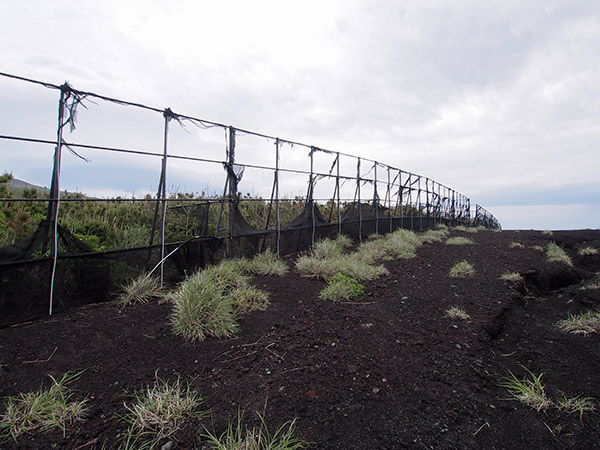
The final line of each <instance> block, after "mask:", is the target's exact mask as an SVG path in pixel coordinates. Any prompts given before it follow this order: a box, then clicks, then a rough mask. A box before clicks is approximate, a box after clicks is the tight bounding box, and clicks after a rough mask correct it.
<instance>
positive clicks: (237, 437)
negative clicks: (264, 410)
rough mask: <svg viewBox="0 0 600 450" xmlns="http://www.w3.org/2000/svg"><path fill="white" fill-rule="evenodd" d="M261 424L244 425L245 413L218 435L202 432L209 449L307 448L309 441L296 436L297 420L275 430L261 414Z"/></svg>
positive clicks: (290, 449) (270, 449) (268, 449)
mask: <svg viewBox="0 0 600 450" xmlns="http://www.w3.org/2000/svg"><path fill="white" fill-rule="evenodd" d="M258 416H259V418H260V426H258V427H253V428H250V429H248V428H246V427H244V426H243V424H242V421H243V414H242V413H240V414H238V418H237V423H236V424H233V423H230V424H229V426H228V427H227V430H226V431H225V432H224V433H223V434H221V435H216V434H214V433H211V432H210V431H206V432H205V433H204V434H202V436H201V437H202V438H204V439H206V441H207V445H208V448H209V449H213V450H296V449H300V448H307V447H308V446H309V443H308V442H306V441H304V440H302V439H300V438H298V437H296V436H295V435H296V430H295V425H296V423H295V421H293V420H292V421H290V422H286V423H284V424H283V425H281V426H280V427H279V428H277V429H276V430H275V431H274V432H271V431H269V429H268V427H267V424H266V422H265V420H264V418H263V416H261V415H260V414H259V415H258Z"/></svg>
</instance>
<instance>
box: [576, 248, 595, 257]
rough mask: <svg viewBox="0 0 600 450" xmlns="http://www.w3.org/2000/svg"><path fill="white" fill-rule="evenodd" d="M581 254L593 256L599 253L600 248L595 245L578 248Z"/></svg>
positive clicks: (578, 252)
mask: <svg viewBox="0 0 600 450" xmlns="http://www.w3.org/2000/svg"><path fill="white" fill-rule="evenodd" d="M577 254H578V255H579V256H592V255H597V254H598V249H597V248H594V247H582V248H580V249H579V250H577Z"/></svg>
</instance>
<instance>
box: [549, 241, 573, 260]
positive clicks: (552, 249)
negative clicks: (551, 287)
mask: <svg viewBox="0 0 600 450" xmlns="http://www.w3.org/2000/svg"><path fill="white" fill-rule="evenodd" d="M546 256H547V257H548V261H550V262H557V263H561V264H566V265H568V266H572V265H573V261H571V258H570V257H569V255H567V253H566V252H565V251H564V250H563V249H562V248H560V247H559V246H558V244H557V243H556V242H548V244H547V245H546Z"/></svg>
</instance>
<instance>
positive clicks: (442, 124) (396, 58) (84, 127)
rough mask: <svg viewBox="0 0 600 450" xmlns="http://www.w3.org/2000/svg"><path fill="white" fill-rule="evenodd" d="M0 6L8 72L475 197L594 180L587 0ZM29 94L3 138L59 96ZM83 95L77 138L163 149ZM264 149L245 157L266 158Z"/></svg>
mask: <svg viewBox="0 0 600 450" xmlns="http://www.w3.org/2000/svg"><path fill="white" fill-rule="evenodd" d="M0 17H1V19H0V25H2V26H1V27H0V37H2V38H3V42H5V46H4V54H3V61H4V68H3V70H5V71H7V72H12V73H16V74H18V75H23V76H27V77H31V78H38V79H42V80H44V81H50V82H54V83H57V84H60V83H62V81H64V80H69V81H70V82H71V83H72V84H73V85H74V86H75V87H77V88H79V89H83V90H90V91H94V92H97V93H100V94H104V95H108V96H112V97H117V98H123V99H126V100H132V101H138V102H142V103H146V104H150V105H152V106H157V107H160V108H163V107H167V106H169V107H172V108H173V110H174V111H176V112H179V113H183V114H187V115H192V116H196V117H200V118H204V119H208V120H213V121H216V122H220V123H225V124H232V125H234V126H237V127H240V128H244V129H250V130H253V131H257V132H261V133H266V134H270V135H277V136H280V137H282V138H287V139H290V140H294V141H300V142H305V143H307V144H310V145H316V146H319V147H322V148H328V149H331V150H338V151H342V152H346V153H353V154H356V155H358V156H363V157H368V158H374V159H378V160H380V161H382V162H384V163H388V164H390V165H393V166H396V167H400V168H402V169H405V170H408V171H412V172H416V173H420V174H422V175H425V176H428V177H430V178H432V179H435V180H436V181H439V182H441V183H443V184H445V185H448V186H450V187H452V188H454V189H456V190H458V191H460V192H463V193H464V194H466V195H468V196H470V197H471V198H472V199H473V201H474V202H480V200H479V198H482V199H493V200H494V201H495V200H497V198H498V197H499V196H503V195H504V197H503V199H502V201H501V202H499V203H498V202H495V203H494V204H496V205H498V204H502V205H509V204H517V203H519V201H515V202H511V197H510V196H513V197H514V196H519V191H518V190H517V189H516V188H515V187H520V188H522V189H524V190H525V191H526V192H531V191H536V192H537V191H540V192H547V193H553V192H556V191H557V190H560V189H568V188H569V186H572V185H574V184H579V185H581V186H593V185H594V183H597V182H598V175H597V167H598V166H600V153H598V152H597V143H598V142H600V121H599V120H598V118H599V116H600V95H599V94H600V86H599V85H598V83H597V80H598V78H599V75H600V58H599V57H598V56H597V53H598V51H597V49H598V48H600V3H597V2H590V1H588V0H553V1H547V0H533V1H528V2H520V1H512V0H505V1H500V0H489V1H484V2H474V1H470V0H460V1H454V2H451V3H448V2H439V1H434V0H419V1H406V2H397V1H392V0H385V1H378V2H367V1H365V0H346V1H341V0H335V1H327V2H322V1H317V0H310V1H304V2H280V1H275V0H268V1H267V0H257V1H254V2H247V1H231V0H230V1H222V2H208V1H191V0H175V1H171V2H161V1H141V0H135V1H127V2H122V1H116V0H112V1H108V2H102V3H98V2H74V1H59V2H55V3H52V4H48V3H43V2H41V1H35V0H29V1H24V2H16V3H15V2H12V3H11V2H6V3H5V4H3V5H2V6H0ZM14 86H15V85H14V83H5V80H2V79H0V98H1V99H2V104H3V105H4V106H0V112H1V113H2V114H3V116H5V117H8V116H9V114H8V113H7V110H9V111H11V110H14V111H19V106H18V105H19V95H20V93H18V92H16V91H15V90H14ZM45 97H48V96H47V95H45ZM32 99H33V100H35V97H31V96H29V95H28V96H27V102H24V103H23V102H21V104H20V105H21V110H22V111H23V114H17V115H15V118H14V120H10V119H9V120H8V121H7V122H5V126H6V127H7V128H6V130H7V131H6V134H12V133H15V134H17V133H18V134H20V133H22V132H23V124H24V123H25V122H24V121H23V120H22V117H27V118H28V120H29V121H30V122H35V120H34V118H36V117H37V118H39V120H45V124H44V125H43V126H40V127H35V128H34V129H35V131H32V132H33V133H34V134H36V133H38V130H42V129H44V130H51V129H52V127H51V126H50V125H49V124H53V123H54V121H55V119H54V117H51V118H50V120H48V119H44V118H42V117H41V114H39V111H41V110H43V111H50V110H52V113H51V114H55V110H56V100H53V101H51V102H49V103H48V102H47V101H45V103H44V107H43V108H41V109H40V108H36V107H35V106H34V105H33V103H31V100H32ZM15 105H17V106H15ZM48 105H50V106H48ZM99 107H100V108H103V107H104V105H99ZM94 109H95V107H91V108H90V111H89V112H85V111H84V112H81V114H80V123H81V126H80V129H79V130H78V131H77V132H76V133H78V134H76V136H82V137H83V136H86V139H87V138H88V137H89V139H99V140H100V141H101V142H106V141H107V139H108V138H109V137H110V139H111V143H113V140H114V143H113V145H115V146H127V147H129V146H136V145H139V146H143V147H144V148H146V147H152V148H155V147H157V148H158V149H159V151H160V147H161V142H160V137H158V138H155V137H154V136H155V135H158V136H160V134H161V129H160V125H159V126H158V127H157V128H156V130H155V129H154V128H153V129H152V131H150V132H143V131H140V130H143V128H142V125H141V121H140V122H139V123H138V120H137V119H136V118H135V117H131V114H129V113H127V114H125V113H124V114H123V115H122V116H121V115H118V116H114V117H113V122H116V123H117V124H119V123H123V124H125V125H126V126H124V127H123V130H120V131H119V130H118V127H117V128H113V127H112V125H110V127H109V121H107V120H104V119H103V121H102V122H101V125H100V126H98V122H91V123H89V124H88V123H87V122H86V120H88V119H90V120H91V118H92V117H96V115H97V114H98V113H97V112H96V111H93V110H94ZM48 115H50V113H48ZM44 117H47V115H44ZM36 120H38V119H36ZM157 122H160V117H159V118H158V120H157ZM36 123H37V122H36ZM13 125H14V128H11V127H12V126H13ZM32 126H33V125H32ZM9 128H11V129H9ZM109 129H110V132H109V131H108V130H109ZM44 134H50V133H49V132H48V133H47V132H46V131H44ZM186 139H187V140H186ZM186 139H183V138H182V140H184V141H185V146H186V147H185V148H186V150H185V151H192V150H189V149H195V148H196V147H193V145H198V148H199V149H200V148H201V147H200V145H201V140H200V138H198V137H197V135H196V134H195V133H192V135H191V136H189V137H188V138H186ZM210 139H213V138H210ZM119 143H120V144H121V145H118V144H119ZM0 145H1V143H0ZM182 145H183V144H182ZM202 145H204V144H202ZM215 145H217V147H213V146H212V144H211V146H210V149H211V150H210V151H211V152H212V151H214V152H220V151H221V147H219V146H220V145H221V143H217V144H215ZM269 145H272V144H269ZM263 148H264V147H262V146H261V145H259V144H255V143H252V144H248V146H247V147H246V148H245V149H244V148H243V147H240V155H244V157H247V156H249V157H251V156H252V154H253V153H252V152H254V149H257V150H256V154H260V155H261V158H264V159H266V160H269V159H271V160H272V158H270V155H269V154H268V153H267V151H268V150H262V149H263ZM213 149H214V150H213ZM194 151H195V150H194ZM198 151H200V150H198ZM302 152H304V150H302ZM295 163H296V159H294V162H293V164H295ZM13 169H14V170H15V171H16V168H13ZM182 176H183V175H182ZM249 179H250V178H248V180H249ZM153 182H154V181H153ZM586 189H588V190H587V191H581V190H580V191H577V192H579V195H581V197H582V198H583V197H586V196H587V197H590V195H589V193H590V192H591V191H590V190H589V189H591V188H586ZM586 192H587V194H586ZM547 197H548V198H550V195H549V194H548V195H547ZM480 203H483V202H480ZM483 206H486V207H487V205H486V204H485V203H484V204H483ZM573 211H575V210H573ZM580 212H581V211H580ZM582 214H583V213H582ZM586 217H587V216H586ZM499 218H500V219H501V220H502V218H501V217H499ZM532 220H533V219H532ZM581 220H582V223H583V221H585V220H588V219H586V218H585V217H584V216H581ZM522 223H523V226H525V227H527V223H526V222H522Z"/></svg>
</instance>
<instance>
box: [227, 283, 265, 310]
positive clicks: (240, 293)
mask: <svg viewBox="0 0 600 450" xmlns="http://www.w3.org/2000/svg"><path fill="white" fill-rule="evenodd" d="M227 300H228V301H229V302H230V303H231V304H232V306H233V308H234V311H235V313H236V315H241V314H246V313H249V312H251V311H257V310H260V311H262V310H264V309H266V308H267V306H269V305H270V302H269V294H267V293H266V292H265V291H261V290H260V289H258V288H256V287H254V286H252V285H250V284H248V285H245V286H239V287H237V288H235V289H234V290H233V291H231V292H230V293H229V294H227Z"/></svg>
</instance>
